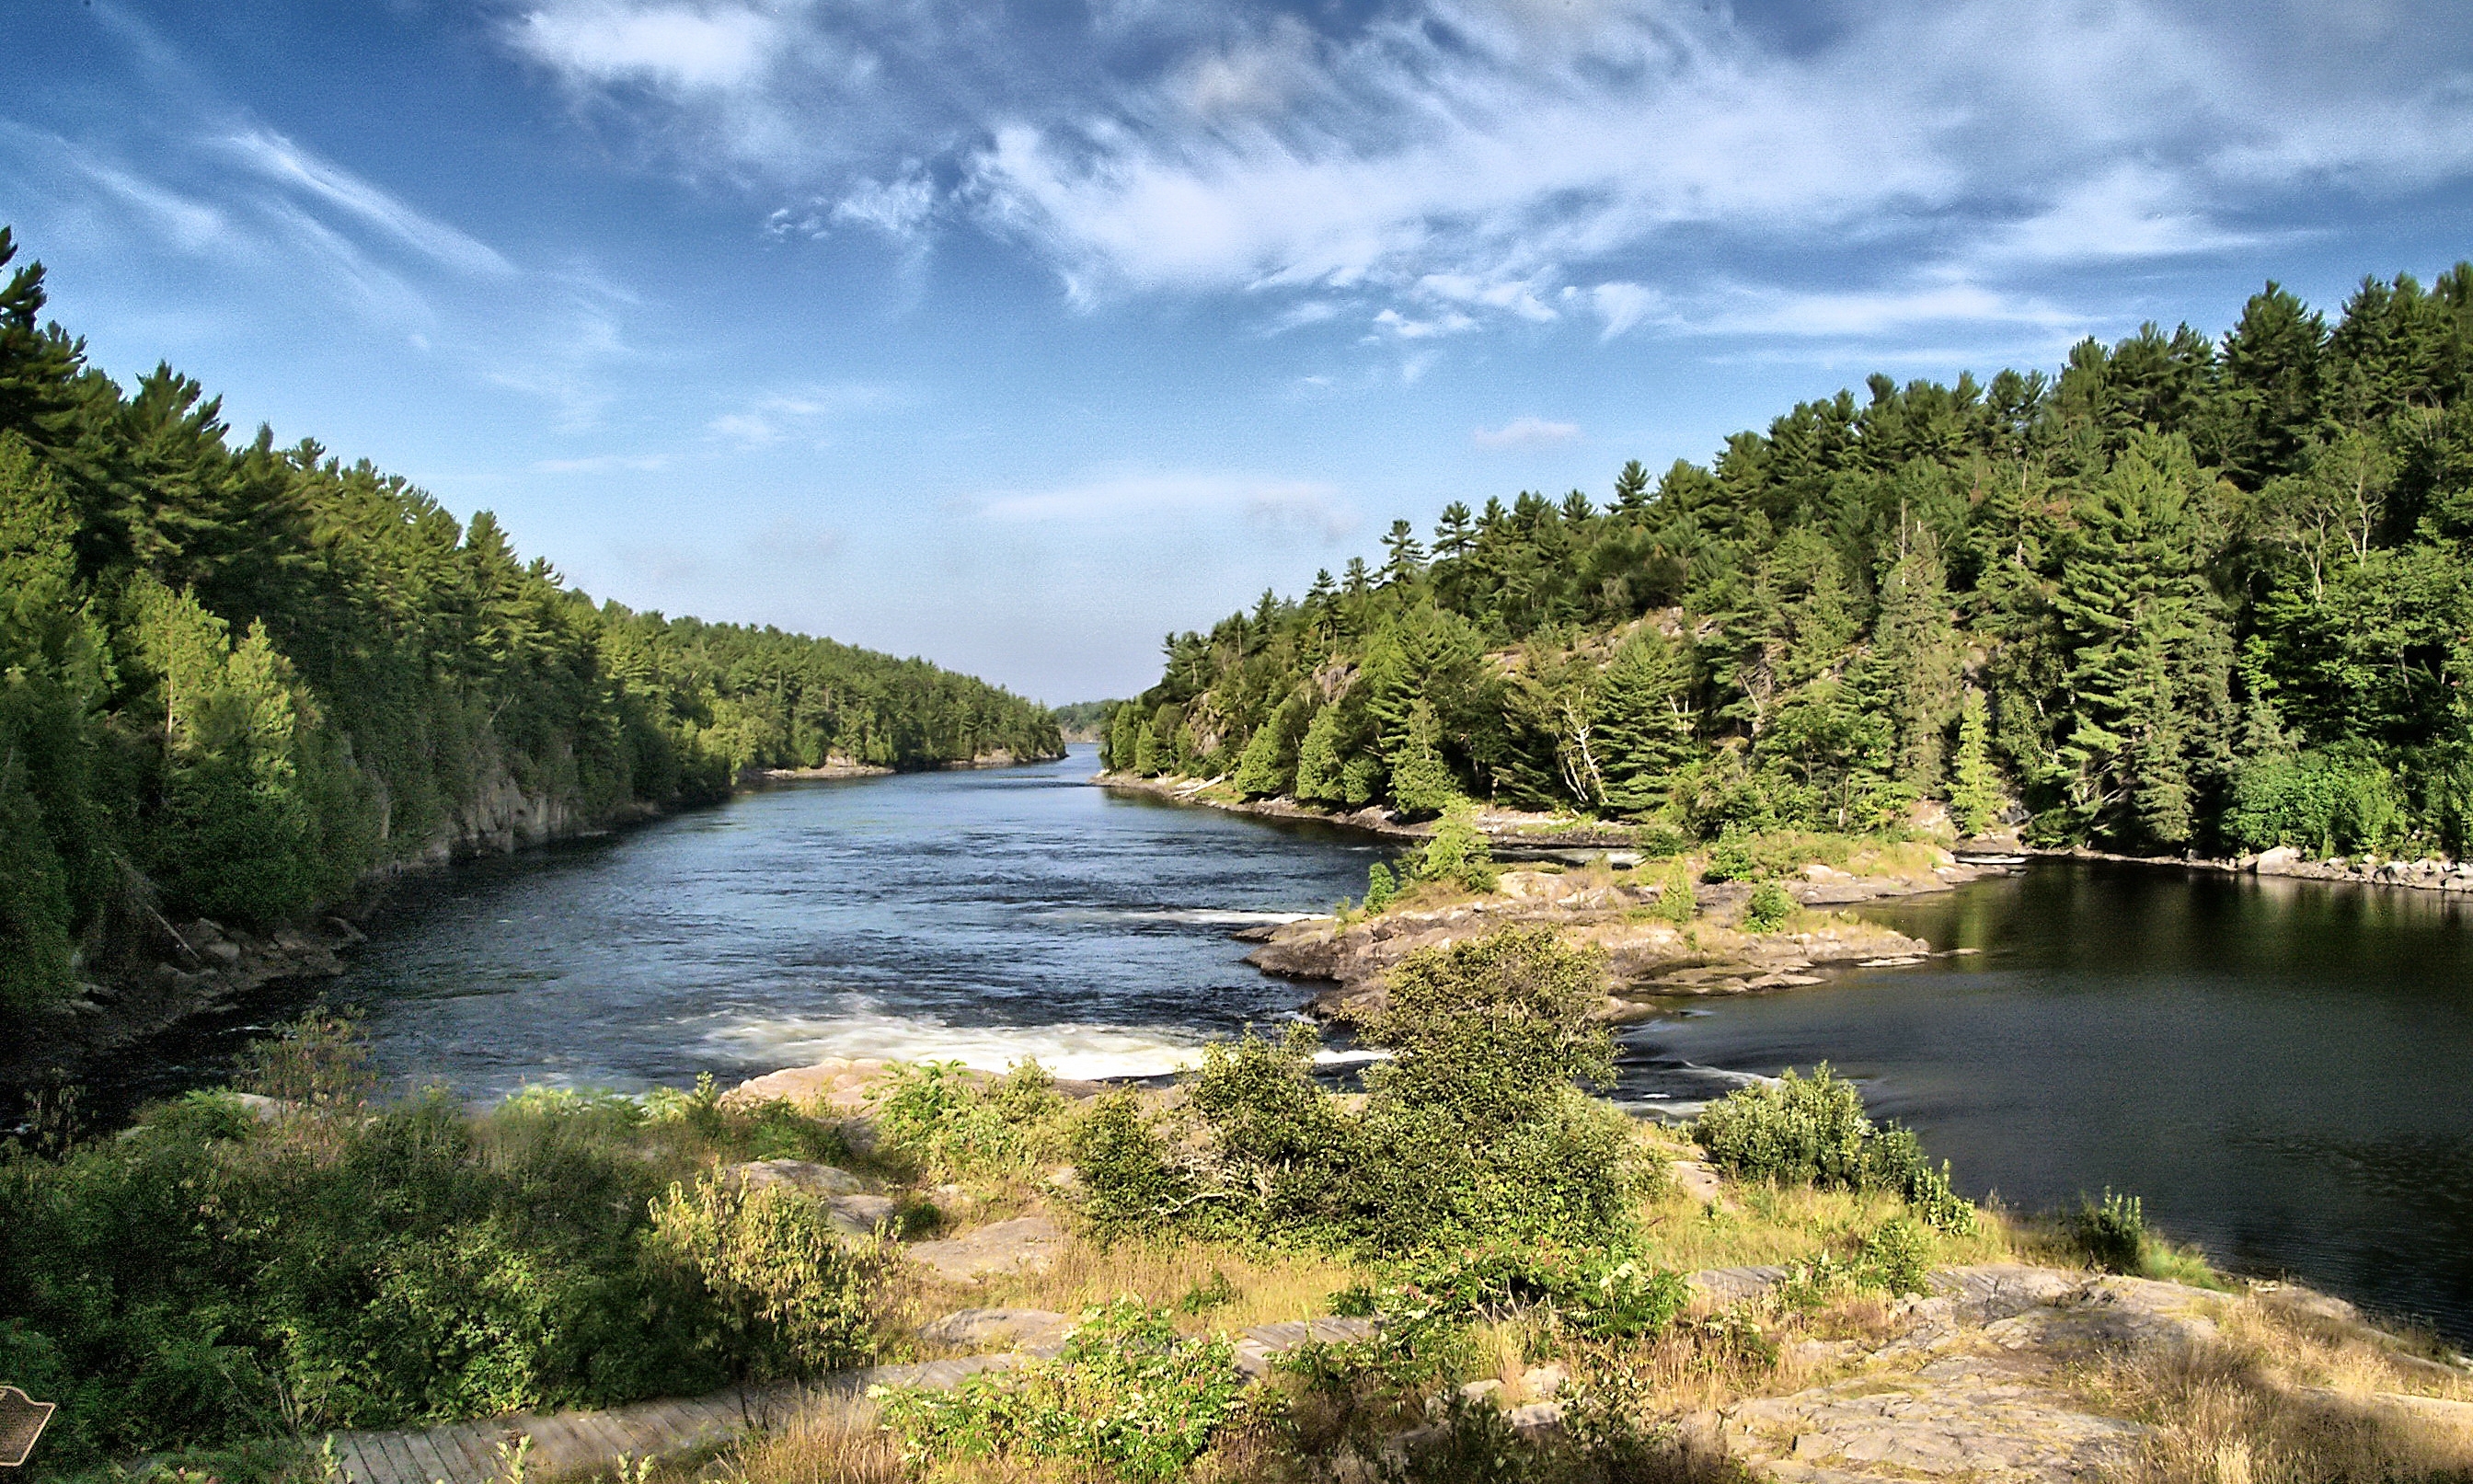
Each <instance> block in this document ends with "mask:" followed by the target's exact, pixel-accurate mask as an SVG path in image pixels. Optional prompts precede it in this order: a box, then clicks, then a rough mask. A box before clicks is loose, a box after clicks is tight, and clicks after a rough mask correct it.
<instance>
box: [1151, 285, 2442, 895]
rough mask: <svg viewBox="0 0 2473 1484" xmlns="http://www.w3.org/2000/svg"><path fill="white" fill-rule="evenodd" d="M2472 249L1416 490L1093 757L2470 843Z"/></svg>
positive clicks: (1203, 768)
mask: <svg viewBox="0 0 2473 1484" xmlns="http://www.w3.org/2000/svg"><path fill="white" fill-rule="evenodd" d="M2468 386H2473V265H2466V264H2459V265H2458V266H2457V267H2456V268H2454V269H2453V270H2451V271H2450V272H2448V273H2447V274H2445V275H2442V276H2441V277H2440V278H2438V280H2437V283H2436V284H2435V285H2434V286H2432V287H2430V288H2427V289H2425V288H2424V287H2422V286H2421V285H2420V284H2419V283H2418V282H2417V281H2415V280H2414V279H2413V277H2411V276H2405V275H2399V276H2397V277H2395V278H2393V279H2390V280H2381V279H2378V278H2368V279H2365V281H2364V282H2363V283H2362V284H2361V286H2360V288H2359V290H2358V291H2357V292H2355V293H2354V294H2353V295H2352V297H2351V298H2350V299H2348V300H2347V302H2346V303H2345V304H2344V306H2343V309H2342V312H2341V315H2340V316H2338V317H2337V318H2336V320H2335V322H2334V323H2332V324H2331V323H2329V322H2328V319H2327V317H2326V316H2325V315H2324V314H2323V313H2321V312H2318V311H2314V310H2313V309H2311V308H2310V307H2309V306H2307V305H2305V304H2303V303H2302V302H2301V301H2300V300H2299V299H2296V298H2295V297H2294V296H2293V295H2292V294H2291V293H2288V292H2286V291H2285V290H2284V289H2282V288H2280V287H2279V286H2278V285H2276V284H2275V283H2273V282H2269V284H2268V285H2267V286H2266V288H2265V289H2264V290H2263V291H2262V292H2260V293H2258V294H2256V295H2254V296H2252V297H2251V298H2250V299H2249V300H2248V302H2247V304H2246V305H2245V307H2244V309H2243V311H2242V313H2241V317H2240V320H2239V322H2238V323H2236V324H2235V325H2234V326H2233V328H2232V329H2231V331H2230V332H2229V333H2227V334H2225V335H2223V336H2222V337H2221V339H2220V340H2219V339H2214V338H2210V337H2209V336H2207V335H2205V334H2202V333H2199V332H2197V331H2195V330H2193V329H2191V328H2190V327H2189V326H2188V325H2186V324H2184V325H2182V326H2180V327H2179V328H2177V329H2174V330H2173V331H2171V332H2170V333H2167V332H2165V331H2163V330H2161V329H2159V328H2158V327H2157V326H2156V325H2154V324H2151V323H2150V324H2148V325H2146V326H2144V327H2142V328H2141V329H2140V330H2139V332H2138V333H2137V334H2135V335H2132V336H2130V337H2128V338H2127V339H2125V340H2122V341H2120V342H2119V343H2118V344H2114V345H2111V346H2106V345H2103V344H2101V342H2099V341H2097V340H2094V339H2088V340H2085V341H2083V342H2081V343H2079V344H2078V345H2077V347H2075V348H2074V349H2073V350H2072V351H2071V353H2070V356H2069V360H2068V364H2067V365H2066V366H2064V367H2062V368H2060V370H2059V371H2058V372H2057V374H2046V373H2044V372H2042V371H2027V372H2019V371H2002V372H2000V373H1999V374H1998V375H1995V376H1993V377H1992V378H1991V379H1990V381H1989V382H1984V383H1979V382H1978V381H1976V380H1975V379H1974V378H1973V376H1971V375H1968V376H1961V377H1960V378H1959V379H1958V381H1957V385H1956V386H1945V385H1941V384H1938V383H1934V382H1930V381H1921V380H1918V381H1913V382H1909V383H1908V384H1906V385H1903V386H1901V385H1899V384H1897V383H1896V382H1895V381H1893V380H1892V379H1891V378H1889V377H1887V376H1884V375H1875V376H1873V377H1871V378H1870V380H1869V382H1868V383H1867V389H1866V390H1867V395H1865V396H1862V397H1860V398H1859V397H1858V396H1857V395H1855V394H1853V393H1851V392H1846V391H1841V392H1839V393H1837V395H1835V396H1834V397H1829V398H1825V399H1822V400H1816V401H1811V402H1805V403H1802V404H1800V405H1798V406H1796V407H1795V408H1794V409H1793V410H1792V411H1790V412H1788V413H1787V414H1785V415H1784V416H1781V417H1779V418H1777V419H1774V420H1773V421H1771V422H1770V424H1769V426H1768V429H1767V431H1766V432H1751V431H1746V432H1742V433H1739V434H1736V435H1735V436H1733V437H1732V438H1730V439H1728V440H1727V441H1726V443H1725V445H1724V447H1723V448H1722V449H1721V450H1720V451H1719V452H1718V453H1717V457H1716V458H1715V459H1714V460H1713V461H1712V462H1711V463H1709V464H1708V465H1707V466H1705V467H1703V466H1700V465H1695V464H1693V463H1689V462H1685V461H1680V460H1678V461H1677V462H1675V463H1674V464H1673V466H1672V467H1669V468H1668V469H1667V470H1666V471H1665V472H1664V473H1663V474H1655V475H1653V474H1651V473H1650V472H1649V471H1648V470H1647V469H1645V468H1644V467H1642V466H1641V465H1640V464H1639V463H1637V462H1634V463H1631V464H1628V465H1626V466H1624V467H1623V468H1622V469H1621V472H1620V474H1619V475H1618V476H1617V477H1616V479H1615V482H1614V487H1613V491H1612V499H1611V501H1610V502H1609V503H1607V504H1605V505H1602V506H1600V505H1598V504H1597V503H1596V502H1595V501H1593V500H1592V499H1591V498H1590V497H1589V496H1588V495H1587V494H1586V493H1584V492H1582V491H1572V492H1571V493H1569V494H1567V495H1565V496H1564V497H1563V498H1562V499H1560V500H1559V501H1558V500H1552V499H1549V498H1547V497H1545V496H1543V495H1540V494H1537V493H1523V494H1520V495H1519V496H1518V497H1517V498H1516V499H1514V500H1513V501H1512V502H1511V503H1510V504H1509V505H1505V504H1503V503H1502V502H1501V500H1499V499H1489V500H1487V501H1486V503H1485V507H1484V509H1483V510H1481V511H1475V512H1473V511H1471V510H1470V509H1469V508H1468V506H1467V505H1466V504H1464V503H1460V502H1453V503H1452V504H1450V505H1448V506H1446V507H1445V508H1444V509H1443V511H1442V513H1441V518H1440V520H1439V521H1438V522H1437V523H1436V525H1435V526H1434V528H1433V532H1432V538H1431V541H1430V543H1429V542H1428V541H1426V540H1422V539H1419V537H1418V535H1417V534H1416V532H1415V530H1414V528H1413V527H1412V526H1411V525H1410V524H1409V522H1407V521H1405V520H1400V521H1395V522H1393V523H1392V525H1391V528H1390V534H1389V536H1388V537H1387V538H1386V539H1384V540H1383V542H1382V545H1383V550H1384V556H1383V559H1382V561H1381V565H1380V566H1379V567H1376V566H1369V565H1368V564H1367V563H1366V562H1365V561H1364V560H1363V559H1361V558H1360V559H1357V560H1354V561H1352V562H1350V563H1349V564H1348V566H1347V568H1346V570H1345V572H1344V573H1343V574H1342V575H1341V576H1340V577H1339V578H1338V579H1337V580H1333V577H1332V576H1331V574H1330V573H1329V572H1328V571H1324V572H1321V573H1317V574H1316V576H1315V579H1314V582H1313V585H1312V586H1311V587H1310V588H1309V590H1308V591H1307V592H1306V593H1305V595H1304V596H1303V597H1301V598H1293V599H1290V598H1283V597H1280V596H1278V595H1276V594H1275V593H1272V592H1265V593H1264V594H1263V595H1262V598H1261V602H1260V603H1259V604H1258V605H1256V607H1255V608H1254V609H1253V610H1252V611H1250V612H1240V613H1236V614H1234V615H1232V616H1230V617H1228V618H1226V619H1224V620H1222V621H1221V622H1219V623H1218V624H1216V625H1215V626H1213V627H1212V629H1211V631H1210V632H1209V633H1207V634H1204V633H1186V634H1174V635H1171V636H1170V637H1169V639H1168V640H1167V644H1166V666H1165V673H1164V675H1163V676H1162V678H1161V680H1160V682H1159V683H1158V684H1156V685H1154V686H1153V687H1152V688H1151V689H1150V690H1148V691H1146V692H1144V693H1143V694H1142V695H1141V696H1140V698H1138V699H1137V700H1135V701H1133V702H1129V703H1127V704H1125V705H1123V706H1119V707H1117V709H1116V712H1115V713H1114V715H1113V716H1112V717H1111V719H1110V725H1109V730H1108V737H1107V742H1106V758H1107V761H1108V763H1109V765H1110V766H1111V767H1113V768H1116V769H1118V770H1123V771H1130V772H1134V773H1139V774H1143V775H1159V774H1178V775H1193V776H1203V777H1220V778H1229V779H1230V780H1231V781H1232V783H1233V786H1234V787H1236V789H1238V790H1241V791H1242V792H1244V793H1246V794H1248V795H1251V796H1258V797H1259V796H1272V795H1287V796H1293V797H1294V798H1296V799H1298V800H1301V801H1305V802H1311V803H1319V804H1325V805H1330V806H1334V807H1345V808H1357V807H1361V806H1365V805H1368V804H1379V805H1387V806H1388V807H1390V808H1392V809H1394V810H1396V811H1398V812H1399V813H1401V814H1403V815H1407V816H1420V815H1430V814H1434V813H1437V812H1440V811H1442V810H1444V809H1446V808H1448V807H1450V806H1452V805H1453V804H1454V803H1455V802H1459V801H1461V800H1479V801H1485V802H1489V803H1492V804H1495V805H1498V806H1513V807H1521V808H1527V809H1535V810H1543V811H1554V812H1576V813H1580V814H1584V815H1589V816H1594V817H1596V818H1598V819H1601V820H1606V821H1631V822H1636V823H1637V825H1638V826H1639V827H1640V830H1641V832H1642V833H1643V834H1644V835H1645V836H1658V835H1661V834H1670V836H1671V837H1672V838H1673V839H1675V840H1677V841H1681V840H1685V839H1691V838H1708V837H1713V836H1717V835H1720V834H1722V833H1724V832H1726V831H1729V830H1759V829H1765V828H1787V827H1792V828H1819V829H1828V830H1842V831H1863V830H1871V829H1879V828H1885V827H1903V826H1906V825H1908V824H1909V822H1910V821H1912V820H1913V819H1914V818H1915V810H1916V806H1917V805H1918V804H1921V803H1925V802H1943V803H1945V804H1946V805H1947V806H1948V808H1949V810H1950V813H1951V815H1952V817H1953V819H1954V822H1955V823H1956V824H1957V826H1958V827H1959V828H1960V829H1962V830H1966V831H1969V832H1980V831H1982V830H1984V829H1986V828H1989V827H1992V826H1996V825H2000V824H2009V825H2016V826H2021V828H2022V832H2023V834H2024V835H2025V837H2026V838H2027V839H2028V840H2029V841H2030V842H2032V843H2035V844H2040V845H2064V844H2071V843H2084V844H2090V845H2096V846H2101V847H2104V848H2108V849H2112V850H2124V851H2129V852H2136V853H2145V854H2163V855H2181V854H2184V853H2188V852H2194V851H2212V852H2231V851H2238V850H2259V849H2265V848H2269V847H2274V846H2280V845H2285V846H2292V847H2294V848H2296V849H2298V850H2302V851H2304V852H2307V853H2314V854H2321V855H2334V854H2338V853H2341V852H2380V853H2384V854H2390V855H2398V854H2404V853H2407V852H2413V853H2432V852H2446V853H2449V854H2455V855H2461V854H2463V853H2464V852H2465V850H2466V847H2467V843H2468V839H2473V728H2468V725H2467V723H2468V720H2473V711H2468V706H2467V697H2466V692H2465V682H2466V680H2467V678H2468V676H2473V398H2468V397H2467V395H2466V394H2467V390H2468Z"/></svg>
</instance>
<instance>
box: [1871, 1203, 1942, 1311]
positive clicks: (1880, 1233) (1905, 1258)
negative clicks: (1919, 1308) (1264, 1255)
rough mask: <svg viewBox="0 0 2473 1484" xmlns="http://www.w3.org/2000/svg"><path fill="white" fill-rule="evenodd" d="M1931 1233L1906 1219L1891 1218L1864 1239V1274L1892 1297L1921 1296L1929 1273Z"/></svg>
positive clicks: (1900, 1217)
mask: <svg viewBox="0 0 2473 1484" xmlns="http://www.w3.org/2000/svg"><path fill="white" fill-rule="evenodd" d="M1932 1259H1933V1239H1932V1233H1930V1232H1927V1231H1925V1230H1924V1228H1923V1226H1922V1225H1921V1224H1920V1223H1918V1222H1915V1221H1913V1220H1910V1219H1909V1218H1908V1217H1905V1216H1892V1217H1890V1218H1889V1219H1888V1220H1886V1221H1885V1222H1882V1223H1881V1224H1880V1225H1879V1226H1878V1227H1876V1228H1874V1229H1873V1231H1872V1233H1871V1234H1870V1235H1868V1236H1866V1237H1864V1238H1863V1271H1864V1276H1865V1278H1866V1279H1867V1280H1869V1281H1871V1282H1872V1283H1874V1284H1876V1285H1878V1286H1879V1287H1882V1288H1885V1289H1887V1290H1888V1291H1889V1292H1890V1293H1892V1294H1909V1293H1921V1292H1923V1291H1924V1278H1925V1275H1927V1274H1929V1273H1930V1272H1931V1271H1932Z"/></svg>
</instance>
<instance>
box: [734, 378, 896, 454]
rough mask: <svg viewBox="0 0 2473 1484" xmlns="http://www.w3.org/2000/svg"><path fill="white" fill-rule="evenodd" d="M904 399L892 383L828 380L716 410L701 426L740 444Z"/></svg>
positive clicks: (772, 439)
mask: <svg viewBox="0 0 2473 1484" xmlns="http://www.w3.org/2000/svg"><path fill="white" fill-rule="evenodd" d="M906 400H908V397H907V396H906V395H905V394H904V393H902V392H901V391H900V390H899V389H897V388H893V387H885V386H877V385H875V384H873V383H869V382H855V381H851V382H834V383H830V384H826V385H817V386H807V387H795V388H791V389H789V390H786V391H777V392H767V393H764V394H763V395H759V396H756V398H754V399H753V400H751V401H750V402H748V404H747V405H746V406H745V407H744V408H742V409H741V410H739V411H736V412H727V413H722V414H720V415H719V416H717V417H715V418H713V419H710V420H709V421H708V422H706V423H705V431H706V432H708V433H709V434H711V435H712V436H713V437H715V438H720V439H725V440H727V441H729V442H731V443H737V444H739V445H740V446H741V447H746V448H758V447H762V446H764V445H765V444H768V443H780V442H781V441H782V440H784V439H788V438H794V437H802V436H812V435H814V434H815V433H816V432H818V431H819V430H820V428H821V426H822V425H823V424H825V423H827V422H829V421H831V420H833V419H840V418H848V417H852V416H856V415H858V414H862V413H870V412H876V411H880V410H883V409H885V408H889V407H896V406H900V405H901V404H902V403H903V402H905V401H906Z"/></svg>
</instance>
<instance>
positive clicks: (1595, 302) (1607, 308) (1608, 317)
mask: <svg viewBox="0 0 2473 1484" xmlns="http://www.w3.org/2000/svg"><path fill="white" fill-rule="evenodd" d="M1665 304H1666V296H1665V295H1663V294H1661V293H1659V292H1658V291H1657V290H1655V289H1652V288H1648V287H1646V286H1645V285H1642V284H1638V283H1628V282H1621V281H1617V282H1612V283H1600V284H1598V285H1597V286H1596V287H1595V288H1592V289H1590V290H1589V307H1590V308H1591V309H1593V310H1595V311H1597V318H1598V319H1600V320H1603V321H1604V322H1605V325H1606V327H1605V331H1604V334H1603V336H1602V337H1601V338H1603V339H1606V340H1612V339H1614V338H1615V337H1616V336H1617V335H1620V334H1621V333H1623V332H1624V331H1625V330H1628V329H1630V328H1632V327H1633V326H1634V325H1636V324H1639V323H1642V322H1644V321H1645V320H1647V319H1649V318H1650V317H1651V316H1653V315H1656V314H1658V313H1659V312H1660V311H1661V310H1662V309H1663V308H1664V307H1665Z"/></svg>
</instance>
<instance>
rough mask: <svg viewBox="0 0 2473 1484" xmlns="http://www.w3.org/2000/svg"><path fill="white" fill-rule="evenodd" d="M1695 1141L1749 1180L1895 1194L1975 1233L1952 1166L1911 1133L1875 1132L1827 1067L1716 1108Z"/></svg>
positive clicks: (1919, 1211)
mask: <svg viewBox="0 0 2473 1484" xmlns="http://www.w3.org/2000/svg"><path fill="white" fill-rule="evenodd" d="M1692 1137H1693V1139H1694V1140H1695V1141H1697V1142H1698V1143H1699V1145H1700V1147H1701V1148H1702V1149H1703V1150H1704V1151H1706V1152H1707V1154H1708V1156H1709V1159H1710V1161H1711V1162H1713V1163H1716V1164H1718V1165H1722V1166H1724V1167H1725V1168H1727V1169H1729V1170H1732V1171H1734V1172H1735V1174H1737V1175H1738V1176H1740V1177H1742V1178H1744V1179H1750V1180H1769V1181H1775V1182H1777V1183H1778V1184H1780V1185H1835V1186H1839V1187H1842V1188H1845V1189H1850V1190H1889V1191H1894V1192H1896V1193H1897V1194H1898V1195H1900V1196H1902V1197H1904V1198H1905V1199H1906V1201H1907V1202H1908V1204H1909V1205H1910V1206H1912V1207H1913V1208H1914V1210H1915V1214H1916V1215H1918V1216H1920V1217H1921V1218H1922V1219H1923V1220H1925V1221H1927V1222H1929V1223H1931V1224H1932V1225H1933V1226H1935V1227H1938V1228H1940V1229H1941V1230H1943V1231H1948V1232H1968V1231H1972V1230H1974V1226H1975V1208H1974V1207H1973V1206H1971V1205H1970V1204H1968V1203H1967V1202H1966V1200H1965V1199H1964V1198H1962V1197H1960V1196H1959V1195H1958V1194H1957V1192H1956V1191H1955V1190H1953V1189H1951V1188H1950V1184H1949V1171H1948V1166H1947V1165H1943V1166H1942V1167H1941V1168H1940V1169H1938V1170H1934V1169H1933V1167H1932V1166H1931V1164H1930V1163H1929V1162H1928V1161H1925V1159H1924V1155H1923V1143H1922V1141H1921V1140H1920V1139H1918V1138H1917V1137H1915V1135H1914V1133H1913V1131H1912V1130H1909V1129H1905V1128H1901V1127H1899V1126H1897V1125H1896V1124H1891V1125H1889V1126H1888V1127H1887V1128H1885V1129H1876V1128H1874V1127H1873V1125H1872V1120H1871V1119H1870V1118H1869V1117H1867V1116H1865V1115H1864V1113H1863V1097H1862V1094H1861V1092H1859V1091H1857V1090H1856V1088H1855V1085H1854V1084H1853V1083H1851V1082H1848V1081H1846V1080H1844V1079H1843V1078H1840V1077H1838V1076H1837V1075H1836V1074H1834V1073H1833V1072H1831V1071H1830V1069H1829V1064H1828V1063H1826V1062H1823V1063H1822V1064H1820V1065H1818V1066H1816V1067H1814V1068H1813V1074H1812V1075H1811V1076H1810V1077H1809V1078H1806V1077H1802V1076H1798V1075H1797V1074H1796V1072H1795V1070H1794V1068H1792V1067H1789V1068H1787V1070H1786V1072H1785V1074H1784V1075H1782V1076H1780V1077H1779V1078H1778V1079H1777V1080H1776V1081H1775V1082H1765V1083H1756V1084H1754V1085H1753V1086H1751V1087H1747V1088H1743V1089H1739V1090H1737V1091H1734V1092H1730V1093H1728V1094H1727V1095H1726V1096H1724V1097H1722V1098H1719V1099H1718V1100H1717V1101H1716V1102H1714V1103H1711V1104H1710V1105H1709V1106H1708V1107H1707V1108H1705V1109H1703V1110H1701V1113H1700V1116H1699V1117H1698V1118H1697V1119H1695V1120H1694V1121H1693V1129H1692Z"/></svg>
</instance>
